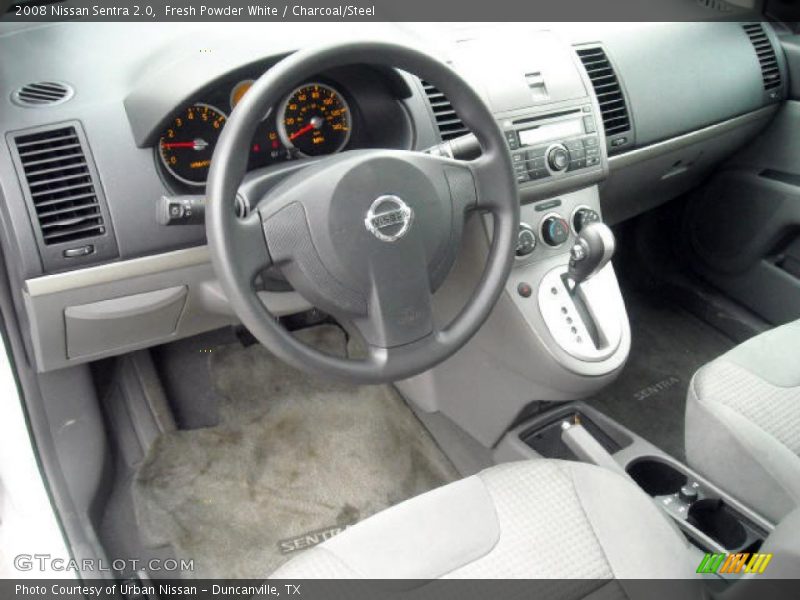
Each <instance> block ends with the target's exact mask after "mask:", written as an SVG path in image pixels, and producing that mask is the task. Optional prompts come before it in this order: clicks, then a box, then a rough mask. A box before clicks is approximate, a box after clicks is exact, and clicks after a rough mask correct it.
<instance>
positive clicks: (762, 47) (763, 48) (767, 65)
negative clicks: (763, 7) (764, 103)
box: [742, 23, 781, 90]
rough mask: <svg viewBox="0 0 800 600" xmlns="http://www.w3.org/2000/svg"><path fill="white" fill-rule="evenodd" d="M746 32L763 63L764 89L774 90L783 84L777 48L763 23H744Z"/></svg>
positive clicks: (761, 63) (759, 59)
mask: <svg viewBox="0 0 800 600" xmlns="http://www.w3.org/2000/svg"><path fill="white" fill-rule="evenodd" d="M742 27H744V31H745V33H747V35H748V37H749V38H750V42H751V43H752V44H753V48H755V51H756V55H757V56H758V62H759V63H760V65H761V76H762V78H763V79H764V89H765V90H772V89H775V88H777V87H780V86H781V70H780V67H779V66H778V58H777V57H776V56H775V49H774V48H773V47H772V42H770V41H769V37H767V32H766V31H764V26H763V25H762V24H761V23H750V24H748V25H743V26H742Z"/></svg>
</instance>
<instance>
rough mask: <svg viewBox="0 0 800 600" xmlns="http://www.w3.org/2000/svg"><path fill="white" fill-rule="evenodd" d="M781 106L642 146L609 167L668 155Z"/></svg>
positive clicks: (617, 156)
mask: <svg viewBox="0 0 800 600" xmlns="http://www.w3.org/2000/svg"><path fill="white" fill-rule="evenodd" d="M779 106H780V105H779V104H771V105H769V106H765V107H763V108H759V109H757V110H754V111H751V112H748V113H744V114H743V115H739V116H737V117H733V118H731V119H726V120H725V121H720V122H719V123H714V124H713V125H709V126H707V127H703V128H702V129H697V130H695V131H690V132H688V133H684V134H681V135H677V136H675V137H671V138H668V139H666V140H663V141H661V142H656V143H655V144H650V145H649V146H642V147H641V148H636V149H634V150H629V151H628V152H623V153H621V154H615V155H612V156H609V157H608V167H609V169H610V170H614V169H620V168H623V167H628V166H630V165H632V164H635V163H638V162H642V161H645V160H648V159H651V158H655V157H657V156H661V155H662V154H666V153H668V152H670V151H672V150H677V149H679V148H683V147H685V146H689V145H691V144H696V143H699V142H703V141H705V140H708V139H710V138H713V137H716V136H718V135H720V134H723V133H725V132H727V131H731V130H733V129H737V128H738V127H741V126H743V125H747V124H748V123H752V122H755V121H758V120H760V119H763V118H765V117H767V116H769V115H770V114H773V113H776V112H777V111H778V108H779Z"/></svg>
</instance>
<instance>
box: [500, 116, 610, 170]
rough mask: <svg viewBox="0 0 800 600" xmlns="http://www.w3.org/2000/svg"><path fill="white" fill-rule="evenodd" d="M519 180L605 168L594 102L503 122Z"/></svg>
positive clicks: (502, 125)
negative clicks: (593, 110) (593, 111)
mask: <svg viewBox="0 0 800 600" xmlns="http://www.w3.org/2000/svg"><path fill="white" fill-rule="evenodd" d="M501 127H502V129H503V132H504V134H505V137H506V141H507V142H508V147H509V149H510V150H511V158H512V161H513V163H514V172H515V173H516V176H517V182H518V183H520V184H524V183H526V182H535V181H538V180H542V179H546V178H555V177H562V176H566V175H569V174H572V173H573V172H574V171H580V170H588V169H591V168H597V169H600V168H601V162H600V159H601V151H600V137H599V135H598V132H597V125H596V124H595V117H594V115H593V114H592V107H591V105H590V104H586V105H584V106H578V107H574V108H569V109H564V110H561V111H558V112H551V113H545V114H541V113H540V114H532V115H523V116H517V117H514V118H513V119H506V120H503V121H502V122H501Z"/></svg>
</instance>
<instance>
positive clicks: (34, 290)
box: [25, 245, 211, 297]
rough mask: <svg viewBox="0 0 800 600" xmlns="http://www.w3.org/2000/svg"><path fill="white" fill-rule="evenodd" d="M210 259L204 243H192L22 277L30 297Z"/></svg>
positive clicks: (155, 272)
mask: <svg viewBox="0 0 800 600" xmlns="http://www.w3.org/2000/svg"><path fill="white" fill-rule="evenodd" d="M210 262H211V255H210V254H209V251H208V246H205V245H203V246H194V247H192V248H184V249H182V250H174V251H172V252H164V253H162V254H154V255H152V256H142V257H139V258H132V259H129V260H123V261H118V262H113V263H107V264H104V265H98V266H95V267H87V268H85V269H78V270H75V271H67V272H65V273H55V274H53V275H44V276H42V277H34V278H33V279H27V280H26V281H25V290H26V291H27V293H28V295H29V296H31V297H37V296H47V295H49V294H57V293H59V292H66V291H70V290H76V289H80V288H84V287H89V286H93V285H100V284H105V283H113V282H115V281H121V280H124V279H132V278H134V277H143V276H146V275H155V274H157V273H163V272H165V271H172V270H175V269H182V268H185V267H194V266H197V265H203V264H207V263H210Z"/></svg>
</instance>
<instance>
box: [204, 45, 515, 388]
mask: <svg viewBox="0 0 800 600" xmlns="http://www.w3.org/2000/svg"><path fill="white" fill-rule="evenodd" d="M365 63H368V64H371V65H381V66H387V67H394V68H398V69H402V70H405V71H407V72H410V73H414V74H416V75H418V76H419V77H421V78H422V79H425V80H427V81H429V82H431V83H432V84H433V85H435V86H436V87H438V88H439V89H440V90H441V91H442V92H443V93H444V94H445V95H446V96H447V98H448V99H449V100H450V101H451V103H452V105H453V107H454V109H455V110H456V111H457V112H458V115H459V116H460V117H461V119H462V120H463V121H464V123H465V124H466V125H467V126H468V127H469V128H470V130H472V132H473V133H474V134H475V135H476V136H477V138H478V141H479V143H480V146H481V150H482V153H481V156H480V157H479V158H477V159H475V160H471V161H459V160H453V159H449V158H443V157H437V156H432V155H429V154H424V153H421V152H411V151H398V150H355V151H349V152H342V153H340V154H335V155H332V156H330V157H328V158H325V159H323V160H320V161H318V162H314V163H313V164H310V165H309V166H308V167H306V168H303V169H300V170H299V171H298V172H296V173H294V174H293V175H290V176H288V177H287V178H286V179H284V180H283V181H281V182H280V183H279V184H277V185H276V186H275V187H273V188H272V189H271V190H269V191H268V192H266V194H265V195H264V196H263V198H261V199H260V200H259V201H258V202H257V205H256V206H255V208H254V210H253V211H251V213H250V214H249V215H248V216H247V217H244V218H241V217H238V216H237V215H236V213H235V210H234V206H235V198H236V194H237V190H238V188H239V186H240V185H241V183H242V180H243V178H244V175H245V171H246V167H247V159H248V152H249V147H250V142H251V140H252V138H253V135H254V133H255V130H256V127H257V126H258V124H259V122H260V121H261V119H262V118H263V116H264V115H265V114H266V113H267V111H268V110H269V109H270V108H271V107H272V106H275V105H277V104H278V103H279V102H280V101H281V100H282V99H283V97H284V96H285V95H286V94H287V93H288V92H289V91H290V90H291V89H293V88H294V87H296V85H297V84H298V83H301V82H303V81H307V80H309V79H311V78H312V77H313V76H315V75H317V74H319V73H320V72H323V71H327V70H329V69H333V68H336V67H342V66H347V65H353V64H365ZM211 164H212V166H211V170H210V173H209V178H208V183H207V187H206V190H207V191H206V193H207V206H206V233H207V237H208V245H209V248H210V252H211V259H212V263H213V266H214V270H215V272H216V275H217V277H218V278H219V281H220V284H221V285H222V288H223V290H224V291H225V293H226V295H227V297H228V300H229V301H230V303H231V306H232V307H233V310H234V311H235V313H236V314H237V316H238V317H239V318H240V319H241V321H242V323H243V324H244V325H245V326H246V327H247V328H248V329H249V330H250V332H251V333H252V334H253V335H254V336H255V337H256V338H257V339H258V340H259V341H260V342H261V343H262V344H263V345H264V346H266V347H267V349H269V350H270V351H272V352H273V353H274V354H276V355H277V356H278V357H279V358H281V359H282V360H284V361H286V362H287V363H289V364H291V365H293V366H295V367H297V368H298V369H301V370H305V371H307V372H310V373H313V374H315V375H320V376H326V377H334V378H338V379H344V380H347V381H352V382H356V383H385V382H390V381H396V380H399V379H404V378H407V377H410V376H412V375H416V374H418V373H421V372H422V371H425V370H427V369H430V368H431V367H433V366H435V365H436V364H438V363H440V362H441V361H443V360H445V359H446V358H448V357H449V356H451V355H452V354H453V353H454V352H456V351H457V350H458V349H459V348H461V347H462V346H463V345H464V344H465V343H466V342H467V341H468V340H469V339H470V338H471V337H472V335H473V334H475V332H476V331H477V330H478V329H479V328H480V326H481V325H482V324H483V322H484V321H485V320H486V318H487V317H488V316H489V313H490V311H491V309H492V307H493V306H494V304H495V302H496V301H497V298H498V297H499V295H500V293H501V292H502V290H503V287H504V284H505V282H506V280H507V278H508V274H509V271H510V269H511V264H512V261H513V257H514V249H515V246H516V238H517V227H518V223H519V198H518V192H517V186H516V178H515V175H514V169H513V166H512V164H511V157H510V154H509V152H508V150H507V148H506V141H505V138H504V136H503V133H502V131H501V130H500V128H499V127H498V125H497V123H496V122H495V119H494V117H493V116H492V114H491V112H490V110H489V109H488V107H487V106H486V104H485V103H484V102H483V100H482V99H481V98H480V97H479V96H478V94H477V93H476V92H475V91H474V90H473V89H472V88H471V87H470V86H469V84H467V83H466V82H465V81H464V80H463V79H462V78H461V77H460V76H459V75H458V74H457V73H456V72H455V71H453V70H452V69H451V68H450V67H448V66H447V65H445V64H444V63H442V62H440V61H439V60H437V59H435V58H433V57H431V56H429V55H427V54H425V53H423V52H420V51H418V50H416V49H413V48H410V47H406V46H402V45H398V44H394V43H385V42H352V43H344V44H335V45H329V46H324V47H319V48H312V49H306V50H300V51H298V52H296V53H294V54H291V55H290V56H288V57H286V58H284V59H283V60H281V61H280V62H279V63H277V64H276V65H275V66H273V67H271V68H270V69H269V70H268V71H267V72H266V73H265V74H264V75H262V76H261V77H260V78H259V79H258V80H257V81H256V82H255V83H254V84H253V86H252V88H251V89H250V90H249V91H248V93H247V94H246V95H245V96H244V98H243V99H242V100H241V101H240V102H239V104H238V105H237V107H236V109H235V110H234V111H233V114H231V116H230V118H229V119H228V122H227V123H226V125H225V128H224V130H223V131H222V134H221V135H220V138H219V141H218V143H217V146H216V149H215V151H214V155H213V160H212V161H211ZM474 211H484V212H489V213H491V214H492V216H493V236H492V241H491V245H490V248H489V252H488V257H487V260H486V265H485V267H484V271H483V274H482V276H481V279H480V281H479V283H478V284H477V287H476V288H475V291H474V294H473V296H472V297H471V298H469V299H468V300H467V302H466V303H465V306H464V307H463V308H462V309H461V311H460V312H459V313H458V315H457V316H456V317H455V318H454V319H453V320H452V322H450V323H449V324H448V325H447V326H445V327H439V326H438V325H437V324H435V323H434V319H433V313H432V305H431V296H432V294H433V292H434V291H436V289H437V288H438V287H439V286H440V285H441V283H442V282H443V280H444V279H445V276H446V275H447V273H448V272H449V270H450V268H451V267H452V265H453V262H454V260H455V257H456V253H457V251H458V248H459V244H460V238H461V234H462V228H463V224H464V222H465V220H466V218H467V216H468V215H469V214H470V213H471V212H474ZM269 266H275V267H277V268H278V269H280V271H281V272H282V274H283V275H284V276H285V277H286V279H287V280H288V281H289V283H290V284H291V285H292V286H293V287H294V289H295V290H297V291H298V292H299V293H300V294H301V295H302V296H303V297H304V298H306V299H307V300H308V301H309V302H311V304H313V305H314V306H316V307H318V308H319V309H320V310H322V311H325V312H326V313H328V314H330V315H332V316H334V317H335V318H336V319H338V320H339V321H340V322H341V323H344V324H347V325H348V326H353V327H355V328H356V329H357V331H358V332H359V333H360V334H361V335H362V337H363V338H364V340H365V342H366V345H367V351H366V356H365V357H364V358H360V359H353V358H342V357H337V356H332V355H329V354H326V353H324V352H321V351H319V350H316V349H314V348H312V347H310V346H308V345H306V344H304V343H303V342H301V341H299V340H298V339H297V338H295V337H294V336H293V335H292V334H291V333H289V332H288V331H287V330H286V329H285V328H283V326H281V325H280V323H279V322H278V321H277V319H276V318H275V317H274V316H273V315H272V314H270V312H269V311H268V309H267V308H266V306H265V305H264V303H263V302H262V301H261V300H260V298H259V297H258V295H257V292H256V289H255V286H254V280H255V278H256V276H257V275H258V274H259V273H260V272H262V271H263V270H264V269H265V268H267V267H269Z"/></svg>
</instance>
